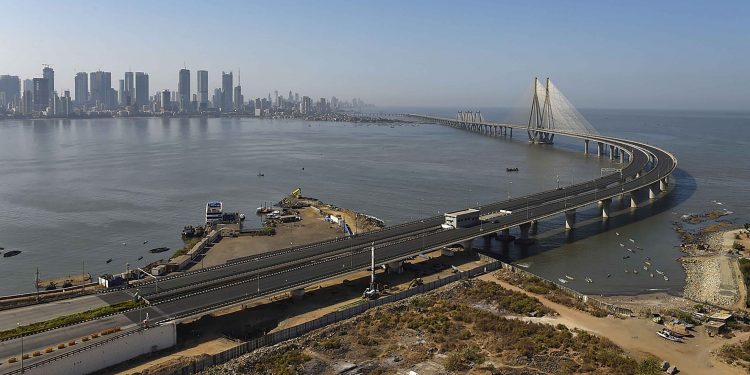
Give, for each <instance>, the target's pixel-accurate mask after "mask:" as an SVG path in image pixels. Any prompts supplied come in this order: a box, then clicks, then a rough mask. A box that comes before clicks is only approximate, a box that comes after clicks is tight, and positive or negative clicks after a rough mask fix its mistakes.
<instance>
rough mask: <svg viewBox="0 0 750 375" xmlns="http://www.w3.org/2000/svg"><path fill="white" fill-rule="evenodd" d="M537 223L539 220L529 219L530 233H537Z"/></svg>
mask: <svg viewBox="0 0 750 375" xmlns="http://www.w3.org/2000/svg"><path fill="white" fill-rule="evenodd" d="M538 224H539V222H538V221H536V220H532V221H531V228H530V230H531V234H536V233H537V230H538V229H539V225H538Z"/></svg>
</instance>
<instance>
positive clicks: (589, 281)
mask: <svg viewBox="0 0 750 375" xmlns="http://www.w3.org/2000/svg"><path fill="white" fill-rule="evenodd" d="M586 282H587V283H593V282H594V280H591V278H590V277H587V278H586Z"/></svg>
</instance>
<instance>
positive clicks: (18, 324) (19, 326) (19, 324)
mask: <svg viewBox="0 0 750 375" xmlns="http://www.w3.org/2000/svg"><path fill="white" fill-rule="evenodd" d="M16 325H17V326H18V328H21V323H20V322H18V323H16ZM21 373H22V374H23V333H22V334H21Z"/></svg>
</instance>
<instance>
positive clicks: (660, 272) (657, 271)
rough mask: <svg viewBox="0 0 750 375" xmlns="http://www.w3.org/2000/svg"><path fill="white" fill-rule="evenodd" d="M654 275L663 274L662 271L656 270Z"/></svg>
mask: <svg viewBox="0 0 750 375" xmlns="http://www.w3.org/2000/svg"><path fill="white" fill-rule="evenodd" d="M656 273H658V274H659V275H663V274H664V271H661V270H656Z"/></svg>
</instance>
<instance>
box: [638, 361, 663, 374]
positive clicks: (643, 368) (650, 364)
mask: <svg viewBox="0 0 750 375" xmlns="http://www.w3.org/2000/svg"><path fill="white" fill-rule="evenodd" d="M661 373H662V371H661V367H660V366H659V360H658V359H656V358H654V357H648V358H646V359H644V360H642V361H641V362H640V363H638V372H637V373H636V374H638V375H657V374H661Z"/></svg>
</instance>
